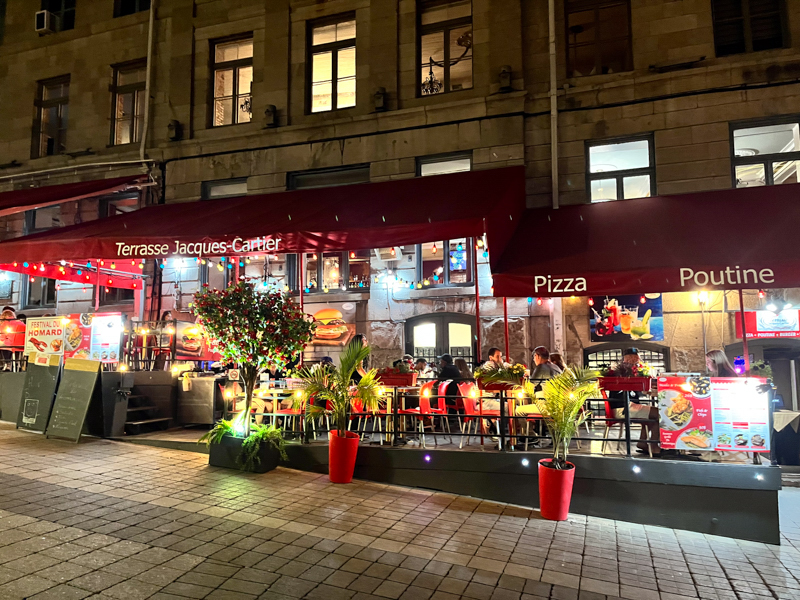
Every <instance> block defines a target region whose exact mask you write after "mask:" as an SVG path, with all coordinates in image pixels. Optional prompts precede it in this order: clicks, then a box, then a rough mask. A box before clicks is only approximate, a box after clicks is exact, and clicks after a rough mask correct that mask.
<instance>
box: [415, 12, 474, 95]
mask: <svg viewBox="0 0 800 600" xmlns="http://www.w3.org/2000/svg"><path fill="white" fill-rule="evenodd" d="M418 6H419V13H418V21H419V23H418V36H419V37H418V49H419V60H418V69H419V76H418V78H417V81H418V82H419V88H418V93H419V95H420V96H432V95H435V94H443V93H446V92H456V91H459V90H468V89H471V88H472V2H471V0H455V1H444V2H443V1H442V0H427V1H421V2H419V3H418Z"/></svg>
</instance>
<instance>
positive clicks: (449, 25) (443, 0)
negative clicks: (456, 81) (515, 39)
mask: <svg viewBox="0 0 800 600" xmlns="http://www.w3.org/2000/svg"><path fill="white" fill-rule="evenodd" d="M455 1H456V0H417V15H416V19H417V23H416V25H417V36H416V50H415V56H416V67H415V74H416V75H415V76H416V82H415V84H414V89H415V90H416V91H415V94H416V97H417V98H433V97H435V96H441V95H442V94H452V93H457V92H466V91H468V90H472V89H474V88H475V43H474V38H473V44H472V48H471V50H472V56H471V58H470V65H471V67H472V86H471V87H468V88H463V89H460V90H450V89H449V88H450V67H451V66H452V65H451V64H450V43H449V40H450V31H451V30H453V29H457V28H459V27H464V26H466V25H469V26H471V27H472V31H473V32H474V30H475V25H474V19H475V11H474V10H473V7H472V2H470V11H469V17H461V18H457V19H451V20H449V21H439V22H437V23H431V24H429V25H423V24H422V15H423V13H424V12H425V10H426V9H428V8H434V7H436V6H442V5H447V4H451V3H453V2H455ZM440 31H442V32H444V52H445V54H444V60H443V62H444V65H443V77H442V87H443V89H442V91H441V92H439V93H437V94H423V93H422V80H423V79H422V78H423V71H424V69H425V68H427V67H423V58H422V38H423V36H425V35H430V34H432V33H438V32H440Z"/></svg>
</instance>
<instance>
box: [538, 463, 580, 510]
mask: <svg viewBox="0 0 800 600" xmlns="http://www.w3.org/2000/svg"><path fill="white" fill-rule="evenodd" d="M552 461H553V459H552V458H545V459H542V460H540V461H539V510H540V511H541V513H542V517H544V518H545V519H549V520H551V521H566V520H567V515H568V513H569V503H570V500H572V484H573V482H574V481H575V465H573V464H572V463H571V462H568V463H567V465H568V466H569V468H568V469H553V468H552V467H548V466H545V465H546V464H547V463H550V462H552Z"/></svg>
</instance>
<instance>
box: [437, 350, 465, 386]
mask: <svg viewBox="0 0 800 600" xmlns="http://www.w3.org/2000/svg"><path fill="white" fill-rule="evenodd" d="M437 379H438V380H439V381H447V380H448V379H459V380H460V379H461V371H459V370H458V367H457V366H455V365H454V364H453V357H452V356H450V355H449V354H442V355H441V356H440V357H439V375H438V377H437Z"/></svg>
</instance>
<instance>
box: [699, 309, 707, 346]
mask: <svg viewBox="0 0 800 600" xmlns="http://www.w3.org/2000/svg"><path fill="white" fill-rule="evenodd" d="M700 324H701V325H702V327H703V356H705V355H706V354H708V342H707V340H706V303H705V302H701V303H700Z"/></svg>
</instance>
